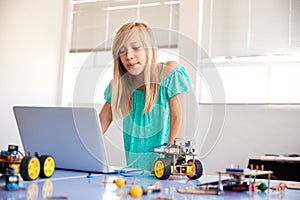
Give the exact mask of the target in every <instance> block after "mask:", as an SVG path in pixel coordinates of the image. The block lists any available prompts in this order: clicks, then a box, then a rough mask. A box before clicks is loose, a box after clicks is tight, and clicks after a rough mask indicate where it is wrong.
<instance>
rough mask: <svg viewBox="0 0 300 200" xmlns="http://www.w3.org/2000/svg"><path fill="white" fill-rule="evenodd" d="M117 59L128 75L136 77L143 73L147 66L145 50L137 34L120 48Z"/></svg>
mask: <svg viewBox="0 0 300 200" xmlns="http://www.w3.org/2000/svg"><path fill="white" fill-rule="evenodd" d="M119 57H120V59H121V62H122V64H123V66H124V67H125V69H126V70H127V71H128V72H129V73H130V74H132V75H134V76H137V75H139V74H141V73H142V72H143V71H144V69H145V66H146V64H147V50H146V48H145V47H144V45H143V43H142V41H141V39H140V37H139V36H138V33H134V34H133V35H132V37H130V38H129V40H127V41H126V42H125V43H124V45H123V46H122V47H121V48H120V50H119Z"/></svg>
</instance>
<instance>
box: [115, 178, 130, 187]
mask: <svg viewBox="0 0 300 200" xmlns="http://www.w3.org/2000/svg"><path fill="white" fill-rule="evenodd" d="M114 183H115V184H116V185H117V186H118V187H119V188H121V187H123V186H124V185H125V184H126V183H127V182H126V180H124V179H123V178H118V179H117V180H114Z"/></svg>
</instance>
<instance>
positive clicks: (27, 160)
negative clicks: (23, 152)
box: [20, 156, 41, 181]
mask: <svg viewBox="0 0 300 200" xmlns="http://www.w3.org/2000/svg"><path fill="white" fill-rule="evenodd" d="M40 169H41V165H40V161H39V159H38V158H36V157H31V156H25V157H24V158H23V159H22V161H21V165H20V174H21V177H22V178H23V180H24V181H32V180H35V179H37V178H38V177H39V174H40Z"/></svg>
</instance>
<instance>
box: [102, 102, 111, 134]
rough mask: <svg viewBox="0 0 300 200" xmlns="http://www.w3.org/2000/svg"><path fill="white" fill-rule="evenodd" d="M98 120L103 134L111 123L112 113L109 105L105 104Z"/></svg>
mask: <svg viewBox="0 0 300 200" xmlns="http://www.w3.org/2000/svg"><path fill="white" fill-rule="evenodd" d="M99 119H100V124H101V129H102V132H103V134H104V133H105V132H106V130H107V128H108V127H109V125H110V124H111V122H112V111H111V105H110V103H107V102H106V103H105V104H104V105H103V107H102V109H101V111H100V113H99Z"/></svg>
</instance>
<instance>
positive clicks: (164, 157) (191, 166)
mask: <svg viewBox="0 0 300 200" xmlns="http://www.w3.org/2000/svg"><path fill="white" fill-rule="evenodd" d="M154 152H156V153H158V154H159V156H158V157H159V158H158V159H157V160H156V162H155V163H154V175H155V177H156V178H157V179H161V180H165V179H168V178H169V177H170V175H184V176H187V177H188V178H189V179H198V178H200V177H201V176H202V174H203V166H202V163H201V162H200V161H199V160H197V159H195V157H196V154H195V144H194V142H193V141H191V140H190V141H185V140H184V139H183V138H176V139H175V140H174V143H173V144H169V145H167V146H166V147H165V148H163V149H159V148H156V149H154Z"/></svg>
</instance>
